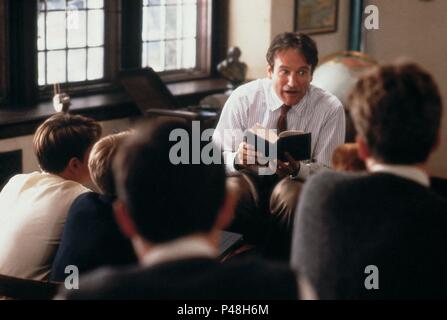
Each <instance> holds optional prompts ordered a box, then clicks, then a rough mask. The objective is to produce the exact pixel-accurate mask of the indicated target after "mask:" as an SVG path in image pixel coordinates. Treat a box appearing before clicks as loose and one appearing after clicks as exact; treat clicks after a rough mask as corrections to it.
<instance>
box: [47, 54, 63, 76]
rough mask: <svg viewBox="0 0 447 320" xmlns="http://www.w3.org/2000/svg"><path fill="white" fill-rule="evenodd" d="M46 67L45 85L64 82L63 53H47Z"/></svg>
mask: <svg viewBox="0 0 447 320" xmlns="http://www.w3.org/2000/svg"><path fill="white" fill-rule="evenodd" d="M47 62H48V65H47V84H52V83H57V82H65V81H67V78H66V76H65V74H66V71H65V51H62V50H60V51H49V52H48V60H47Z"/></svg>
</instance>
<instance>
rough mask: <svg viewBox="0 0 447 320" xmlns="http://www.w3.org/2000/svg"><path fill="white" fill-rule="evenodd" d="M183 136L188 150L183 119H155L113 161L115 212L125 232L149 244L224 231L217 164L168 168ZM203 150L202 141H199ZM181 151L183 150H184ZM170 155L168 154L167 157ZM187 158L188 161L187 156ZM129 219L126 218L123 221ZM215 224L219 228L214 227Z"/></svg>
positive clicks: (221, 172) (188, 128) (221, 183)
mask: <svg viewBox="0 0 447 320" xmlns="http://www.w3.org/2000/svg"><path fill="white" fill-rule="evenodd" d="M174 130H177V133H178V132H180V131H182V132H184V133H187V134H188V137H189V139H188V141H186V140H181V141H183V142H185V143H186V145H184V147H186V149H187V150H188V152H191V151H192V150H191V143H196V142H197V141H194V142H192V141H191V140H192V139H193V135H192V129H191V124H190V123H187V122H186V121H183V120H176V119H166V118H165V119H158V120H152V121H151V122H149V123H146V125H145V126H144V127H140V128H139V129H137V130H136V132H135V134H133V135H132V136H131V137H129V139H127V140H126V141H125V142H124V144H123V145H122V146H120V148H119V150H118V153H117V155H116V157H115V160H114V166H113V169H114V170H113V171H114V175H115V182H116V189H117V195H118V201H117V202H116V204H115V212H116V217H117V219H118V222H119V224H120V226H121V228H122V230H123V231H124V233H125V234H126V235H127V236H129V237H131V238H133V237H135V236H136V235H137V236H139V237H141V238H143V239H144V240H145V241H147V242H150V243H163V242H167V241H171V240H174V239H176V238H179V237H183V236H188V235H192V234H207V233H209V232H211V231H213V230H214V228H216V226H217V227H221V228H223V227H225V226H226V225H224V224H228V223H229V221H227V220H225V219H227V218H228V219H231V218H230V217H229V215H231V214H232V212H231V213H229V212H226V213H225V214H226V215H225V217H224V216H223V215H222V213H223V212H224V211H225V210H223V209H224V208H225V207H226V203H227V201H226V200H228V198H226V187H225V180H226V178H225V169H224V165H223V164H222V162H221V164H210V165H206V164H203V163H202V161H200V162H201V163H200V164H173V162H172V161H171V160H172V159H171V157H174V156H177V155H178V153H177V151H178V150H177V151H175V148H174V149H172V150H171V148H172V147H173V146H174V145H176V146H179V142H178V138H174V139H171V140H175V141H170V135H171V133H173V134H175V132H174ZM200 144H201V145H202V146H203V144H204V143H203V142H200ZM183 151H185V149H183ZM171 153H172V154H171ZM189 158H191V157H189ZM127 219H128V220H127ZM219 223H220V225H219Z"/></svg>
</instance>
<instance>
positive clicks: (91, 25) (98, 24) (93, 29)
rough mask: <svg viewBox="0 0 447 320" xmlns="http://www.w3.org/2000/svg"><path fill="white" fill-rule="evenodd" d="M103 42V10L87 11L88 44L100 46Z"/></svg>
mask: <svg viewBox="0 0 447 320" xmlns="http://www.w3.org/2000/svg"><path fill="white" fill-rule="evenodd" d="M103 44H104V11H103V10H89V11H88V45H89V46H91V47H93V46H100V45H103Z"/></svg>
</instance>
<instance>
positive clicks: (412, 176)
mask: <svg viewBox="0 0 447 320" xmlns="http://www.w3.org/2000/svg"><path fill="white" fill-rule="evenodd" d="M369 171H370V172H385V173H391V174H394V175H396V176H398V177H401V178H404V179H407V180H411V181H414V182H416V183H419V184H421V185H423V186H424V187H427V188H428V187H430V178H429V177H428V175H427V174H426V173H425V172H424V171H422V170H421V169H418V168H416V167H414V166H408V165H392V164H383V163H375V164H372V165H371V166H370V167H369Z"/></svg>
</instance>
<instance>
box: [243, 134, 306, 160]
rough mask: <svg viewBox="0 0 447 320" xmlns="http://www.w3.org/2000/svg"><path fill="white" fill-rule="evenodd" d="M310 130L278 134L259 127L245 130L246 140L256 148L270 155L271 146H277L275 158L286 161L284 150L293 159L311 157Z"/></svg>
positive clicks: (267, 155)
mask: <svg viewBox="0 0 447 320" xmlns="http://www.w3.org/2000/svg"><path fill="white" fill-rule="evenodd" d="M311 138H312V135H311V133H310V132H308V133H304V132H299V131H284V132H282V133H281V134H280V135H279V136H277V135H276V133H275V132H274V131H272V130H268V129H265V128H261V127H259V126H258V127H256V128H254V129H249V130H247V131H246V132H245V139H246V142H247V143H249V144H251V145H254V146H255V148H256V150H257V151H259V152H261V153H262V154H264V155H265V156H266V157H271V155H272V152H273V150H274V149H273V148H277V159H279V160H281V161H284V162H287V161H288V159H287V157H286V152H288V153H289V154H290V155H291V156H292V158H293V159H295V160H297V161H298V160H309V159H310V158H311Z"/></svg>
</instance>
